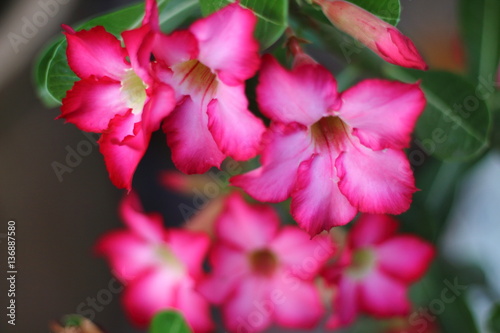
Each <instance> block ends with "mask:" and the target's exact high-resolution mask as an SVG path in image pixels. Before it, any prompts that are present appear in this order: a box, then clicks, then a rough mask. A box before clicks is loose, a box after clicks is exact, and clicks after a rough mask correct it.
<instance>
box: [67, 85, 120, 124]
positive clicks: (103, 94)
mask: <svg viewBox="0 0 500 333" xmlns="http://www.w3.org/2000/svg"><path fill="white" fill-rule="evenodd" d="M120 89H121V84H120V82H117V81H115V80H111V79H109V78H102V79H97V78H95V77H91V78H88V79H83V80H80V81H77V82H75V84H74V86H73V88H72V89H71V90H69V91H68V92H67V95H66V97H65V98H63V100H62V106H61V115H60V116H59V118H64V119H66V121H67V122H70V123H72V124H75V125H76V126H77V127H78V128H79V129H81V130H82V131H86V132H98V133H101V132H103V131H104V130H106V129H107V128H108V126H109V122H110V120H111V119H113V117H114V116H115V115H124V114H125V113H126V112H127V111H128V110H129V108H128V107H127V105H126V104H125V101H124V100H123V98H122V94H121V90H120Z"/></svg>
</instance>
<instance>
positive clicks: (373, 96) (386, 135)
mask: <svg viewBox="0 0 500 333" xmlns="http://www.w3.org/2000/svg"><path fill="white" fill-rule="evenodd" d="M425 103H426V100H425V96H424V93H423V92H422V90H421V89H420V87H419V84H418V83H417V84H406V83H402V82H395V81H394V82H392V81H384V80H365V81H362V82H361V83H359V84H357V85H356V86H354V87H352V88H350V89H349V90H347V91H345V92H343V93H342V107H341V109H340V111H339V115H340V117H341V118H342V120H344V121H345V122H346V123H348V124H349V125H350V126H351V127H353V128H354V130H353V133H354V135H356V136H357V137H358V138H359V140H360V141H361V143H362V144H363V145H365V146H367V147H369V148H371V149H373V150H381V149H384V148H393V149H402V148H406V147H408V146H409V144H410V139H411V133H412V132H413V129H414V127H415V123H416V121H417V119H418V117H419V116H420V114H421V113H422V112H423V111H424V108H425Z"/></svg>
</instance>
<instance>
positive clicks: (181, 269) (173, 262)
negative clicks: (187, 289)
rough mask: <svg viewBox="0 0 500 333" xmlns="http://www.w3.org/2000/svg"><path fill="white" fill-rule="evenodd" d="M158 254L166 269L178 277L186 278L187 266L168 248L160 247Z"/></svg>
mask: <svg viewBox="0 0 500 333" xmlns="http://www.w3.org/2000/svg"><path fill="white" fill-rule="evenodd" d="M156 253H157V255H158V257H159V259H160V261H161V262H162V263H163V264H164V265H165V266H166V267H168V270H169V272H170V273H172V274H174V275H175V276H178V277H181V276H184V275H185V274H186V270H187V268H186V266H185V265H184V263H183V262H182V261H181V260H180V259H179V258H178V257H177V256H176V255H175V253H174V252H173V251H172V250H171V249H170V248H169V247H168V246H166V245H161V246H159V247H158V248H157V250H156Z"/></svg>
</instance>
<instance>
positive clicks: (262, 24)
mask: <svg viewBox="0 0 500 333" xmlns="http://www.w3.org/2000/svg"><path fill="white" fill-rule="evenodd" d="M199 1H200V6H201V12H202V13H203V15H205V16H207V15H209V14H211V13H213V12H215V11H217V10H219V9H221V8H222V7H225V6H227V5H228V4H230V3H232V2H234V1H230V0H199ZM240 3H241V5H242V6H243V7H246V8H249V9H251V10H252V11H253V12H254V13H255V15H256V16H257V17H258V19H259V21H258V23H257V27H256V29H255V37H256V38H257V39H258V40H259V42H260V44H261V47H262V49H266V48H268V47H269V46H271V45H273V44H274V43H275V42H276V41H277V40H278V39H279V38H280V37H281V35H283V32H284V31H285V29H286V28H287V26H288V23H287V20H288V0H270V1H269V0H267V1H264V0H241V1H240Z"/></svg>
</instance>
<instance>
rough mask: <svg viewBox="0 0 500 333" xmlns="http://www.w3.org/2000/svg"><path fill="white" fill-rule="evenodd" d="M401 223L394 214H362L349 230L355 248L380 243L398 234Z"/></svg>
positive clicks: (350, 241)
mask: <svg viewBox="0 0 500 333" xmlns="http://www.w3.org/2000/svg"><path fill="white" fill-rule="evenodd" d="M398 226H399V223H398V221H396V219H395V218H394V217H392V216H388V215H372V214H361V216H360V217H359V219H358V220H357V221H356V222H355V223H354V226H353V227H352V229H351V231H350V232H349V243H350V244H351V247H352V248H353V249H359V248H362V247H366V246H373V245H378V244H380V243H382V242H384V241H385V240H387V239H389V238H390V237H393V236H394V235H395V234H396V231H397V229H398Z"/></svg>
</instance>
